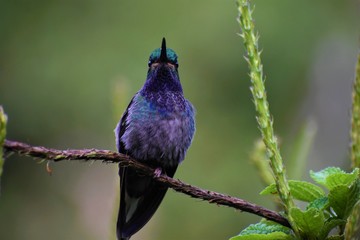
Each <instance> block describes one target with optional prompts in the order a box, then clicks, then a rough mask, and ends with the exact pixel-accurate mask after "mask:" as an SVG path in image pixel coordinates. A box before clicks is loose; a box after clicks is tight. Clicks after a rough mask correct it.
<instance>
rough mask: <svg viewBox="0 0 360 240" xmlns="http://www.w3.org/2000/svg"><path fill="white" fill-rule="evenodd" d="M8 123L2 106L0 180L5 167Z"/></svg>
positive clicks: (0, 116)
mask: <svg viewBox="0 0 360 240" xmlns="http://www.w3.org/2000/svg"><path fill="white" fill-rule="evenodd" d="M6 122H7V117H6V115H5V113H4V110H3V108H2V107H1V106H0V178H1V175H2V172H3V165H4V157H3V156H4V152H3V145H4V143H5V137H6Z"/></svg>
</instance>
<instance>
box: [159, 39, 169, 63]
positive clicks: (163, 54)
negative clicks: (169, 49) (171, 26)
mask: <svg viewBox="0 0 360 240" xmlns="http://www.w3.org/2000/svg"><path fill="white" fill-rule="evenodd" d="M167 61H168V58H167V54H166V40H165V38H163V39H162V43H161V54H160V62H167Z"/></svg>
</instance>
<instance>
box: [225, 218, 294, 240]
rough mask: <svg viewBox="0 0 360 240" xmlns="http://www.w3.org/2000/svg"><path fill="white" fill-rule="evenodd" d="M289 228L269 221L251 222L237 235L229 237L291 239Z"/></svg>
mask: <svg viewBox="0 0 360 240" xmlns="http://www.w3.org/2000/svg"><path fill="white" fill-rule="evenodd" d="M290 234H291V230H290V229H289V228H287V227H284V226H282V225H280V224H278V223H275V222H271V221H267V220H264V221H261V222H259V223H256V224H251V225H250V226H249V227H247V228H245V229H244V230H242V231H241V233H240V234H239V235H238V236H235V237H232V238H230V240H270V239H272V240H274V239H279V240H293V239H294V237H293V236H291V235H290Z"/></svg>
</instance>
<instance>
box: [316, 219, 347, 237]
mask: <svg viewBox="0 0 360 240" xmlns="http://www.w3.org/2000/svg"><path fill="white" fill-rule="evenodd" d="M345 224H346V221H345V220H343V219H338V218H330V219H328V220H326V222H325V224H324V227H323V228H322V229H321V231H320V234H319V237H318V238H319V239H325V238H326V237H327V235H329V233H330V231H331V230H332V229H333V228H335V227H337V226H341V225H345Z"/></svg>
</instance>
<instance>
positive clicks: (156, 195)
mask: <svg viewBox="0 0 360 240" xmlns="http://www.w3.org/2000/svg"><path fill="white" fill-rule="evenodd" d="M194 132H195V120H194V108H193V106H192V105H191V103H190V102H189V101H188V100H186V99H185V98H184V95H183V90H182V87H181V83H180V79H179V73H178V61H177V55H176V53H175V52H174V51H173V50H172V49H169V48H166V42H165V38H163V40H162V45H161V48H158V49H156V50H154V51H153V52H152V53H151V55H150V59H149V69H148V73H147V78H146V81H145V84H144V86H143V87H142V88H141V89H140V91H139V92H137V93H136V94H135V96H134V97H133V98H132V100H131V102H130V104H129V106H128V107H127V109H126V111H125V112H124V114H123V116H122V118H121V120H120V122H119V124H118V125H117V127H116V129H115V135H116V144H117V148H118V150H119V152H120V153H123V154H127V155H129V156H131V157H132V158H134V159H137V160H138V161H140V162H142V163H145V164H147V165H148V166H151V167H153V168H155V169H156V170H157V171H158V172H160V171H161V172H162V173H165V174H167V175H168V176H169V177H173V176H174V174H175V171H176V168H177V166H178V165H179V163H181V161H183V160H184V158H185V154H186V151H187V149H188V148H189V146H190V144H191V141H192V138H193V136H194ZM119 175H120V209H119V215H118V220H117V237H118V239H119V240H127V239H130V237H131V236H132V235H133V234H135V233H136V232H137V231H139V230H140V229H141V228H142V227H143V226H144V225H145V224H146V223H147V222H148V221H149V220H150V218H151V217H152V215H153V214H154V213H155V211H156V210H157V208H158V207H159V205H160V203H161V201H162V199H163V198H164V196H165V193H166V191H167V187H165V186H163V185H161V184H159V183H158V182H156V181H155V180H154V179H153V178H151V177H148V176H144V175H140V174H138V173H137V172H136V171H135V170H134V169H131V168H127V167H120V169H119Z"/></svg>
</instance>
